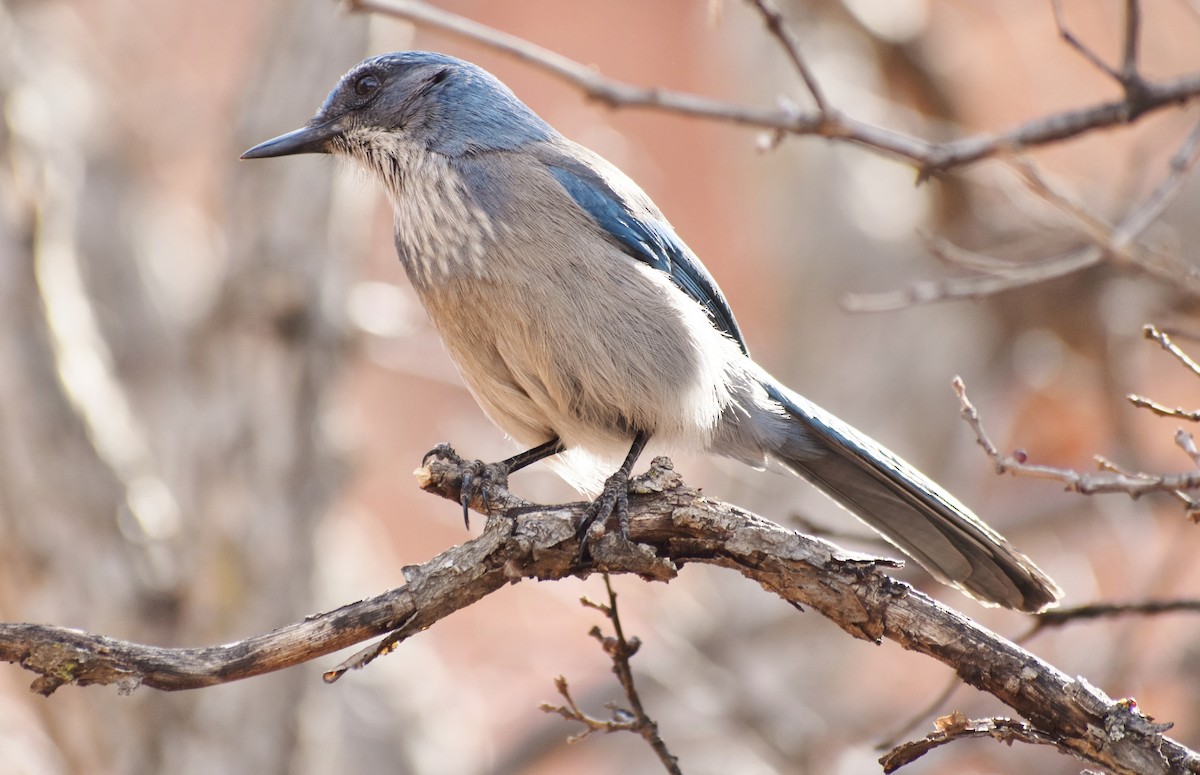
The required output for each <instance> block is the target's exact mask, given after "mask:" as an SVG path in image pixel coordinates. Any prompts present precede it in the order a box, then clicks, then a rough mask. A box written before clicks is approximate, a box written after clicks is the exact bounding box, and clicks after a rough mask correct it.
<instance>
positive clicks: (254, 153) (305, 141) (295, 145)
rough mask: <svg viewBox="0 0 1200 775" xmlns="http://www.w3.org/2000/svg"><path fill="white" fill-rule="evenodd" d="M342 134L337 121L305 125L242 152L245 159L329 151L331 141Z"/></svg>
mask: <svg viewBox="0 0 1200 775" xmlns="http://www.w3.org/2000/svg"><path fill="white" fill-rule="evenodd" d="M341 134H342V127H341V125H340V124H339V123H338V122H337V121H330V122H329V123H326V124H318V125H317V126H305V127H301V128H300V129H297V130H296V131H294V132H288V133H287V134H286V135H280V136H279V137H276V138H274V139H271V140H267V141H266V142H265V143H259V144H258V145H256V146H254V147H253V148H251V149H250V150H248V151H246V152H245V153H243V154H242V158H243V159H268V158H271V157H273V156H291V155H293V154H297V153H329V141H330V140H332V139H333V138H335V137H338V136H339V135H341Z"/></svg>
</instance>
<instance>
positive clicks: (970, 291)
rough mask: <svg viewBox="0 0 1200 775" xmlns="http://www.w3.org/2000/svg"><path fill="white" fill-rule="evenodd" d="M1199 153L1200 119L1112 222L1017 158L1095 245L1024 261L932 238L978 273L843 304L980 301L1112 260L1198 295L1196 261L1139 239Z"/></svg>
mask: <svg viewBox="0 0 1200 775" xmlns="http://www.w3.org/2000/svg"><path fill="white" fill-rule="evenodd" d="M1197 157H1200V123H1197V124H1196V125H1195V126H1194V127H1193V128H1192V131H1191V132H1189V133H1188V135H1187V137H1186V138H1185V139H1184V141H1183V143H1182V144H1180V146H1179V148H1178V149H1177V150H1176V151H1175V153H1174V154H1172V156H1171V158H1170V160H1169V161H1168V162H1167V174H1166V175H1165V176H1164V177H1163V180H1162V182H1161V183H1159V184H1158V186H1156V187H1155V189H1154V190H1153V191H1152V192H1150V194H1149V195H1148V196H1147V197H1146V198H1145V199H1144V200H1142V202H1141V203H1140V204H1138V205H1137V206H1136V207H1135V208H1133V209H1132V210H1131V211H1130V212H1129V213H1127V214H1126V216H1125V217H1124V218H1123V219H1122V220H1121V222H1120V223H1119V224H1117V225H1113V224H1109V223H1107V222H1106V221H1104V220H1103V219H1101V218H1100V217H1099V216H1097V215H1095V214H1093V213H1091V212H1090V211H1088V210H1087V209H1086V208H1085V207H1083V205H1081V204H1079V203H1078V202H1076V201H1075V200H1074V199H1073V198H1072V197H1070V196H1069V195H1067V194H1066V193H1064V192H1062V191H1060V190H1058V189H1057V188H1056V187H1055V186H1053V185H1052V184H1051V183H1050V182H1049V181H1047V180H1046V179H1045V178H1044V177H1043V176H1042V175H1041V173H1040V172H1039V171H1038V169H1037V167H1036V166H1034V165H1033V164H1032V163H1030V162H1028V161H1014V162H1013V163H1012V166H1013V168H1014V169H1015V170H1016V171H1017V173H1018V174H1019V175H1020V176H1021V179H1022V181H1023V182H1024V183H1025V185H1026V187H1027V188H1028V190H1029V191H1030V192H1031V193H1032V194H1033V195H1035V196H1037V197H1038V198H1040V199H1042V200H1043V201H1045V202H1047V203H1048V204H1050V205H1052V206H1054V207H1055V208H1056V209H1057V210H1059V211H1060V212H1062V213H1064V214H1066V215H1067V216H1068V218H1070V219H1071V222H1072V224H1073V225H1074V226H1075V228H1076V229H1077V230H1078V231H1079V232H1080V233H1081V234H1082V235H1083V236H1084V237H1085V238H1086V239H1087V240H1088V242H1089V243H1090V244H1088V245H1085V246H1084V247H1081V248H1078V249H1076V250H1071V251H1069V252H1067V253H1063V254H1061V255H1057V256H1052V257H1050V258H1045V259H1042V260H1038V261H1019V262H1018V261H1009V260H1005V259H1002V258H996V257H993V256H987V255H983V254H980V253H975V252H972V251H969V250H965V249H964V248H961V247H959V246H957V245H954V244H953V243H951V242H949V241H946V240H941V239H937V238H934V237H930V236H926V237H925V241H926V246H927V247H928V249H929V250H930V252H931V253H933V255H934V256H936V257H937V258H939V259H941V260H942V261H944V262H945V263H947V264H950V265H951V266H956V267H960V268H963V269H969V270H971V271H973V272H977V273H978V274H974V275H971V276H968V277H953V278H948V279H942V280H921V281H918V282H915V283H912V284H910V285H909V286H908V287H906V288H900V289H898V290H891V291H884V292H881V293H855V294H848V295H847V296H846V297H845V298H844V299H843V301H842V306H843V307H845V308H846V309H847V310H850V311H851V312H885V311H891V310H896V309H902V308H905V307H910V306H913V305H916V304H928V303H930V302H938V301H952V300H958V299H978V298H982V297H985V296H991V295H993V294H996V293H1000V292H1002V291H1009V290H1013V289H1015V288H1021V287H1024V286H1028V285H1034V284H1036V283H1042V282H1046V281H1047V280H1051V279H1054V278H1057V277H1064V276H1066V275H1068V274H1073V273H1075V272H1078V271H1081V270H1083V269H1087V268H1088V267H1092V266H1096V265H1097V264H1100V263H1102V262H1103V261H1106V260H1109V261H1115V262H1118V263H1120V264H1122V265H1126V266H1133V267H1135V268H1137V269H1139V270H1141V271H1144V272H1145V273H1146V274H1149V275H1151V276H1152V277H1155V278H1157V279H1159V280H1163V281H1165V282H1169V283H1172V284H1174V285H1176V286H1178V287H1179V288H1181V289H1183V290H1185V291H1187V292H1188V293H1190V294H1192V295H1195V296H1200V274H1198V273H1197V272H1196V270H1195V269H1194V268H1193V267H1192V266H1190V265H1189V264H1186V263H1184V262H1182V261H1181V260H1180V259H1179V257H1178V256H1176V255H1171V254H1168V253H1165V252H1164V251H1163V250H1154V249H1150V248H1146V247H1144V246H1143V245H1140V244H1138V242H1137V240H1138V238H1139V237H1141V236H1142V234H1144V233H1145V231H1146V230H1147V229H1149V228H1150V227H1151V226H1153V225H1154V224H1155V223H1156V222H1157V221H1158V219H1159V218H1160V217H1161V216H1162V214H1163V211H1164V210H1166V209H1167V206H1168V205H1169V204H1170V203H1171V202H1173V201H1174V200H1175V198H1176V197H1177V196H1178V195H1179V193H1180V191H1182V190H1183V184H1184V182H1185V181H1186V180H1187V177H1188V174H1189V173H1190V172H1191V170H1192V168H1193V167H1194V166H1195V163H1196V159H1197Z"/></svg>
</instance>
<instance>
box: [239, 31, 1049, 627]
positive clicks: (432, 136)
mask: <svg viewBox="0 0 1200 775" xmlns="http://www.w3.org/2000/svg"><path fill="white" fill-rule="evenodd" d="M304 153H320V154H331V155H333V156H337V157H342V158H344V159H348V160H350V161H351V162H352V163H353V164H354V165H355V166H357V167H359V168H361V169H363V170H365V171H366V172H367V173H368V176H369V177H373V178H374V179H376V180H377V181H378V182H379V183H380V184H381V185H382V188H383V191H384V193H385V194H386V196H387V198H388V199H389V201H390V204H391V207H392V210H393V214H394V228H395V232H394V235H395V247H396V251H397V253H398V255H399V258H400V261H401V263H402V264H403V267H404V270H405V273H406V274H407V276H408V279H409V281H410V282H411V284H412V287H413V288H414V289H415V292H416V294H417V296H418V297H419V298H420V300H421V302H422V304H423V306H424V308H425V310H426V312H427V314H428V316H429V318H430V320H431V321H432V323H433V325H434V327H435V328H436V330H437V331H438V333H439V334H440V336H441V339H442V342H443V344H444V346H445V348H446V350H447V351H448V353H449V355H450V356H451V358H452V359H453V361H454V362H455V364H456V366H457V368H458V371H459V373H460V375H461V378H462V380H463V381H464V383H465V384H466V386H467V388H468V389H469V390H470V392H471V393H472V395H473V396H474V398H475V400H476V402H477V403H478V404H479V406H480V407H481V408H482V410H483V411H484V413H485V414H486V415H487V416H488V418H489V419H490V420H491V421H492V422H493V423H494V424H495V425H496V426H498V427H499V428H500V429H501V430H502V431H503V432H504V433H506V434H507V435H508V436H509V437H511V438H512V439H513V440H515V441H516V442H517V443H519V444H521V445H523V446H524V447H526V448H527V451H525V452H521V453H519V454H517V455H514V456H513V457H510V458H508V459H507V460H504V461H501V462H499V463H494V464H490V465H488V466H484V467H483V468H480V469H476V470H477V472H478V473H479V474H481V475H483V476H484V478H487V477H488V476H493V477H505V476H506V475H507V474H508V473H511V472H513V471H516V470H518V469H520V468H523V467H525V466H528V465H530V464H532V463H534V462H537V461H539V460H543V459H549V461H550V464H551V465H553V466H554V468H555V470H556V472H557V473H559V474H560V475H561V476H563V477H564V478H565V479H566V480H567V481H568V482H569V483H571V484H572V485H574V486H575V487H576V488H577V489H579V490H580V491H581V492H584V493H586V494H588V495H589V496H595V499H594V500H593V501H592V502H591V505H590V506H589V508H588V511H587V514H586V516H585V519H584V520H583V523H584V525H583V526H584V527H586V526H587V525H590V524H591V523H592V522H593V521H596V520H600V521H602V522H606V521H608V520H610V519H611V518H612V517H613V515H614V513H615V515H616V516H617V517H618V519H623V520H625V522H624V523H623V526H624V525H627V519H628V517H627V511H626V510H627V491H628V490H627V488H628V483H629V479H630V477H631V475H632V471H633V468H634V466H635V464H636V462H637V460H638V458H639V457H640V456H641V454H642V452H643V451H644V449H645V448H646V446H647V444H649V443H651V442H653V444H654V445H655V448H657V447H660V446H661V447H662V448H664V449H666V450H668V451H685V452H687V451H703V452H706V453H711V454H714V455H719V456H724V457H729V458H733V459H735V460H739V461H742V462H744V463H747V464H749V465H751V466H754V467H756V468H763V467H765V466H766V465H767V464H768V463H771V462H774V463H777V464H781V465H782V466H783V467H784V468H786V469H789V470H791V471H792V472H794V473H796V474H798V475H800V476H801V477H803V478H805V479H807V480H809V481H810V482H812V483H813V484H815V485H816V486H817V488H819V489H820V490H821V491H823V492H824V493H825V494H826V495H828V496H830V497H831V498H832V499H833V500H834V501H836V502H837V503H838V504H840V505H841V506H842V507H844V508H845V509H846V510H847V511H849V512H851V513H852V514H854V515H855V516H857V517H858V518H859V519H861V520H862V521H863V522H865V523H866V524H867V525H869V526H870V527H872V528H874V529H875V530H876V531H878V532H879V533H880V534H881V535H882V536H883V537H884V538H886V539H887V540H888V541H890V542H891V543H892V544H893V545H895V546H896V547H897V548H898V549H900V550H901V551H902V552H903V553H905V554H906V555H908V556H909V557H910V558H912V559H913V560H915V561H916V562H917V563H918V564H919V565H921V566H922V567H924V568H925V569H926V570H927V571H928V572H929V573H930V574H931V575H932V576H933V577H934V578H936V579H938V580H939V581H941V582H944V583H946V584H948V585H950V586H953V587H956V588H958V589H959V590H961V591H962V592H964V593H965V594H967V595H968V596H970V597H973V598H975V599H976V600H978V601H979V602H981V603H983V604H985V605H990V606H1002V607H1006V608H1011V609H1016V610H1019V611H1025V612H1031V613H1035V612H1039V611H1043V610H1045V609H1047V608H1049V607H1053V606H1054V605H1056V604H1057V601H1058V600H1059V599H1060V597H1061V595H1062V592H1061V590H1060V589H1059V588H1058V586H1057V585H1056V584H1055V583H1054V581H1053V580H1051V579H1050V577H1049V576H1047V575H1046V574H1045V573H1043V572H1042V571H1041V570H1040V569H1039V568H1038V567H1037V566H1036V565H1035V564H1034V563H1033V562H1032V561H1031V560H1030V559H1029V558H1028V557H1026V556H1025V555H1024V554H1022V553H1021V552H1019V551H1018V550H1017V549H1015V548H1014V547H1013V546H1012V545H1011V544H1010V543H1009V542H1008V541H1007V540H1005V539H1004V538H1003V537H1002V536H1001V535H1000V534H999V533H997V532H996V531H995V530H993V529H992V528H991V527H989V526H988V525H987V524H985V523H984V522H983V521H982V520H981V519H979V518H978V517H976V516H975V515H974V514H973V513H972V512H971V511H970V510H969V509H968V508H967V507H966V506H964V505H962V504H961V503H960V502H959V501H958V500H956V499H955V498H954V497H953V496H951V495H950V494H949V493H947V492H946V491H945V490H943V489H942V488H941V487H940V486H938V485H937V484H935V483H934V482H933V481H932V480H930V479H929V478H928V477H926V476H925V475H923V474H922V473H920V472H919V471H918V470H917V469H916V468H914V467H913V466H911V465H909V464H908V463H906V462H905V461H904V460H902V459H901V458H900V457H899V456H897V455H896V454H894V453H892V452H891V451H889V450H887V449H885V448H884V447H883V446H882V445H880V444H879V443H877V442H875V441H873V440H872V439H870V438H869V437H867V436H866V435H864V434H863V433H861V432H859V431H858V430H856V429H855V428H853V427H851V426H850V425H849V424H847V423H846V422H844V421H842V420H841V419H839V418H838V417H836V416H835V415H833V414H831V413H830V412H828V411H826V410H824V409H822V408H820V407H819V406H817V405H816V404H814V403H813V402H811V401H809V400H808V399H806V398H804V397H803V396H801V395H799V394H798V393H796V392H794V391H793V390H791V389H789V388H788V387H786V386H785V385H783V384H782V383H781V382H780V381H779V380H777V379H775V378H774V377H772V376H771V375H770V374H769V373H768V372H767V371H766V370H765V369H764V368H762V367H761V366H759V365H758V364H757V363H756V362H755V361H754V360H753V359H752V358H751V357H750V354H749V349H748V347H747V345H746V341H745V339H744V337H743V335H742V331H741V329H740V328H739V327H738V324H737V321H736V319H735V318H734V315H733V311H732V310H731V309H730V306H729V303H728V302H727V301H726V299H725V296H724V295H723V294H722V292H721V290H720V288H719V287H718V286H717V283H716V281H715V280H714V279H713V277H712V275H711V274H710V273H709V272H708V270H707V269H706V268H705V266H704V265H703V264H702V263H701V262H700V259H699V258H698V257H697V256H696V254H695V253H694V252H692V250H691V249H690V248H689V247H688V246H687V245H686V244H685V243H684V242H683V240H682V239H680V237H679V236H678V235H677V234H676V232H675V230H674V228H673V227H672V226H671V224H670V223H669V222H668V221H667V219H666V218H665V217H664V216H663V214H662V212H661V211H660V210H659V209H658V207H657V206H656V205H655V204H654V202H652V201H651V200H650V198H649V196H647V195H646V194H645V193H644V192H643V191H642V189H641V188H639V187H638V185H637V184H636V183H634V182H633V181H632V180H631V179H630V178H629V177H627V176H626V175H625V174H624V173H623V172H621V171H620V170H619V169H617V168H616V167H615V166H614V165H612V164H610V163H609V162H607V161H606V160H604V159H603V158H601V157H600V156H599V155H598V154H596V153H594V152H592V151H591V150H589V149H587V148H585V147H583V146H581V145H579V144H576V143H575V142H572V141H571V140H568V139H567V138H566V137H564V136H563V135H562V134H560V133H559V132H558V131H557V130H555V129H554V128H553V127H552V126H550V124H548V123H547V122H546V121H545V120H543V119H542V118H541V117H540V116H538V115H537V114H536V113H535V112H534V111H533V110H532V109H531V108H529V107H528V106H527V105H526V104H525V103H524V102H522V101H521V100H520V99H519V98H518V97H517V96H516V95H515V94H514V93H513V91H512V90H511V89H509V88H508V87H507V86H506V85H504V84H503V83H502V82H501V81H500V80H499V79H497V78H496V77H495V76H493V75H492V74H491V73H489V72H487V71H486V70H484V69H483V68H481V67H479V66H477V65H474V64H472V63H470V62H467V61H464V60H461V59H458V58H455V57H452V56H449V55H446V54H441V53H436V52H429V51H401V52H394V53H389V54H382V55H378V56H374V57H371V58H369V59H366V60H364V61H363V62H361V63H359V64H358V65H356V66H354V67H353V68H352V69H351V70H350V71H349V72H347V73H346V74H345V75H344V76H343V77H342V78H341V79H340V81H339V82H338V83H337V84H336V85H335V87H334V88H333V90H332V91H331V92H330V93H329V95H328V97H327V98H326V99H325V101H324V103H323V104H322V105H321V107H320V108H319V109H318V110H317V112H316V114H315V115H314V116H313V117H312V118H311V119H310V120H309V121H308V122H307V123H305V124H304V125H303V126H302V127H301V128H300V129H297V130H294V131H291V132H288V133H286V134H283V135H280V136H279V137H276V138H274V139H271V140H267V141H266V142H263V143H260V144H258V145H256V146H254V147H253V148H250V149H249V150H247V151H246V152H245V153H243V154H242V158H243V159H261V158H269V157H280V156H288V155H293V154H304ZM481 465H482V464H481ZM466 484H467V482H464V487H463V490H464V493H465V492H466V491H467V489H468V488H467V487H466ZM468 502H469V496H468V495H466V494H464V495H463V505H464V513H465V508H466V505H467V503H468ZM581 535H582V536H584V537H586V531H583V532H581ZM582 540H584V539H583V538H581V543H582Z"/></svg>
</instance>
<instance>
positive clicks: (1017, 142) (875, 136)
mask: <svg viewBox="0 0 1200 775" xmlns="http://www.w3.org/2000/svg"><path fill="white" fill-rule="evenodd" d="M345 3H346V7H347V8H349V9H350V10H351V11H356V12H369V13H380V14H385V15H388V16H392V17H395V18H400V19H407V20H409V21H411V22H414V23H417V24H421V25H424V26H426V27H429V28H431V29H436V30H440V31H441V32H445V33H449V34H452V35H456V36H458V37H462V38H466V39H468V40H471V41H474V42H476V43H481V44H483V45H486V46H489V47H491V48H494V49H496V50H499V51H503V52H504V53H506V54H509V55H511V56H514V57H516V58H518V59H520V60H522V61H525V62H528V63H530V64H532V65H535V66H537V67H540V68H542V69H543V70H545V71H547V72H549V73H551V74H553V75H555V76H557V77H558V78H561V79H562V80H564V81H566V82H568V83H570V84H572V85H574V86H575V87H576V88H578V89H580V90H581V91H583V92H584V94H586V95H587V96H588V97H590V98H592V99H595V100H598V101H600V102H602V103H604V104H606V105H610V106H613V107H635V108H648V109H653V110H663V111H668V112H672V113H679V114H683V115H689V116H696V117H700V118H705V119H709V120H713V121H723V122H728V123H733V124H740V125H743V126H753V127H759V128H761V129H768V130H773V131H778V132H785V133H789V134H794V135H816V136H820V137H824V138H826V139H829V140H832V141H835V142H847V143H853V144H855V145H860V146H864V147H866V148H869V149H872V150H874V151H876V152H878V153H881V154H883V155H886V156H889V157H892V158H897V159H901V160H904V161H907V162H908V163H910V164H912V165H913V166H914V167H916V168H917V170H918V178H919V179H925V178H928V177H930V176H932V175H935V174H938V173H940V172H944V171H946V170H950V169H953V168H955V167H961V166H965V165H969V164H973V163H975V162H978V161H980V160H982V159H987V158H992V157H996V156H1006V155H1010V154H1013V153H1017V152H1020V151H1022V150H1025V149H1029V148H1033V147H1036V146H1042V145H1049V144H1052V143H1059V142H1062V141H1065V140H1069V139H1072V138H1074V137H1078V136H1079V135H1082V134H1085V133H1087V132H1091V131H1093V130H1095V129H1099V128H1102V127H1111V126H1118V125H1121V124H1127V123H1130V122H1131V121H1133V120H1135V119H1136V118H1138V117H1140V116H1141V115H1143V114H1145V113H1147V112H1149V111H1153V110H1158V109H1162V108H1166V107H1169V106H1175V105H1179V104H1183V103H1187V102H1190V101H1192V100H1194V99H1196V98H1197V97H1198V96H1200V73H1192V74H1188V75H1184V76H1181V77H1178V78H1175V79H1172V80H1165V81H1160V82H1153V83H1144V84H1142V87H1141V89H1140V90H1139V91H1138V94H1137V100H1136V102H1133V101H1131V97H1130V90H1129V89H1128V88H1127V89H1126V97H1125V98H1124V99H1120V100H1114V101H1110V102H1103V103H1098V104H1095V105H1091V106H1088V107H1084V108H1078V109H1074V110H1065V111H1062V112H1059V113H1054V114H1050V115H1047V116H1042V117H1040V118H1037V119H1034V120H1031V121H1028V122H1026V123H1024V124H1019V125H1017V126H1015V127H1012V128H1010V129H1007V130H1003V131H1000V132H996V133H991V134H988V133H982V134H976V135H970V136H967V137H962V138H958V139H955V140H950V141H947V142H943V143H935V142H931V141H929V140H925V139H921V138H917V137H913V136H911V135H906V134H903V133H900V132H896V131H893V130H890V129H886V128H883V127H878V126H875V125H873V124H868V123H865V122H862V121H858V120H856V119H853V118H850V117H849V116H846V115H844V114H842V113H840V112H838V111H836V110H834V109H833V108H832V106H828V105H827V106H826V109H824V110H815V111H797V110H794V109H792V108H790V107H788V108H784V109H768V108H760V107H749V106H745V105H738V104H734V103H729V102H723V101H721V100H714V99H711V98H708V97H703V96H699V95H695V94H689V93H686V92H678V91H672V90H669V89H660V88H654V87H640V86H633V85H630V84H626V83H622V82H620V81H616V80H614V79H611V78H605V77H603V76H601V75H600V74H599V73H597V72H596V71H595V70H594V69H592V68H590V67H587V66H585V65H583V64H581V63H579V62H576V61H574V60H572V59H569V58H567V57H564V56H562V55H561V54H558V53H555V52H553V51H550V50H548V49H545V48H542V47H541V46H537V45H535V44H533V43H530V42H528V41H525V40H522V39H520V38H517V37H516V36H513V35H509V34H507V33H504V32H500V31H499V30H496V29H493V28H491V27H488V26H486V25H483V24H480V23H478V22H475V21H472V20H470V19H466V18H464V17H461V16H457V15H455V14H452V13H449V12H447V11H443V10H440V9H438V8H434V7H433V6H431V5H429V4H428V3H425V2H421V1H420V0H345ZM801 61H803V60H801ZM813 83H816V81H815V79H814V81H813ZM1139 83H1140V81H1139ZM810 89H811V86H810ZM817 93H819V92H817ZM814 96H815V95H814Z"/></svg>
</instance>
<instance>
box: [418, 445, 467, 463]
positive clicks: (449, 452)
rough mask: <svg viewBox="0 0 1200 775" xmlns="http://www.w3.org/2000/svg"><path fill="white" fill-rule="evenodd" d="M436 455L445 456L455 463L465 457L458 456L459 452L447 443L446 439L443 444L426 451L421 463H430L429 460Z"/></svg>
mask: <svg viewBox="0 0 1200 775" xmlns="http://www.w3.org/2000/svg"><path fill="white" fill-rule="evenodd" d="M435 457H440V458H444V459H446V460H449V461H451V462H453V463H461V462H463V459H462V458H461V457H459V456H458V453H457V452H455V451H454V447H452V446H450V445H449V444H447V443H446V442H444V441H443V442H442V443H441V444H438V445H437V446H435V447H434V448H433V449H431V450H429V451H428V452H426V453H425V454H424V456H422V457H421V465H422V466H427V465H429V460H430V459H431V458H435Z"/></svg>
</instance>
